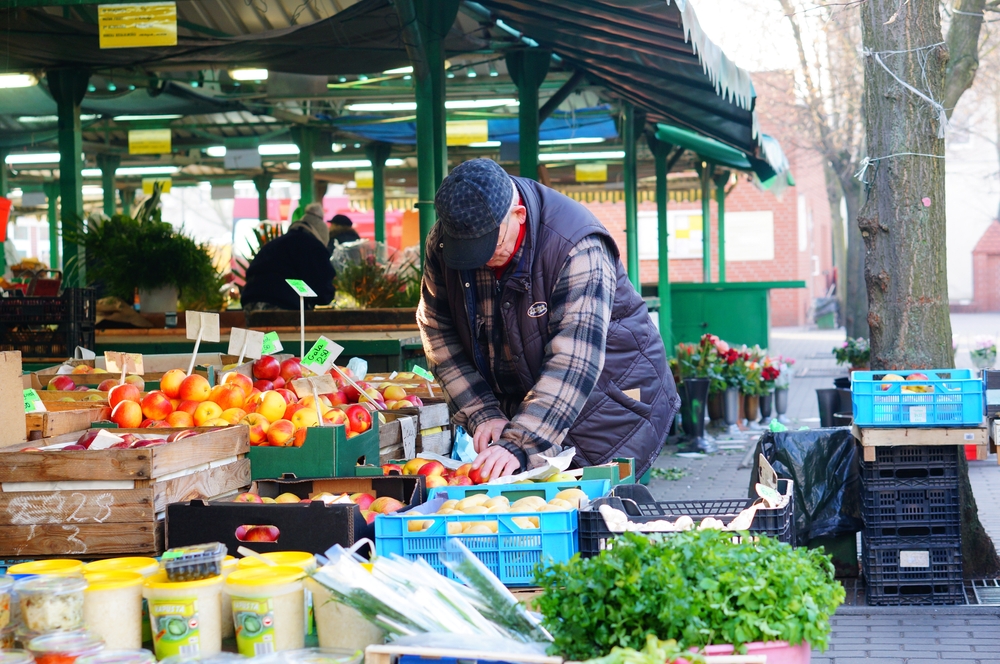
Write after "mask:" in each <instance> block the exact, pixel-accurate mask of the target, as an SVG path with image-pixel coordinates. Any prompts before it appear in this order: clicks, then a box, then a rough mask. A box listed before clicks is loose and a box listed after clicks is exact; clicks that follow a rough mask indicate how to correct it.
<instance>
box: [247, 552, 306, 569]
mask: <svg viewBox="0 0 1000 664" xmlns="http://www.w3.org/2000/svg"><path fill="white" fill-rule="evenodd" d="M260 555H262V556H263V557H265V558H267V559H268V560H270V561H271V562H273V563H275V564H276V565H282V566H289V567H298V568H299V569H301V570H303V571H305V572H311V571H313V570H314V569H316V556H314V555H313V554H311V553H308V552H306V551H273V552H271V553H262V554H260ZM266 565H267V563H265V562H264V561H262V560H258V559H257V558H254V557H253V556H247V557H246V558H240V562H239V568H240V569H250V568H253V567H265V566H266Z"/></svg>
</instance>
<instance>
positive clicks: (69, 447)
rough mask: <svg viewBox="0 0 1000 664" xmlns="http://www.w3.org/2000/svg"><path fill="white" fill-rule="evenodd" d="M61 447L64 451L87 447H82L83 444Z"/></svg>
mask: <svg viewBox="0 0 1000 664" xmlns="http://www.w3.org/2000/svg"><path fill="white" fill-rule="evenodd" d="M62 449H63V451H65V452H73V451H77V450H85V449H87V448H86V447H84V446H83V445H67V446H66V447H64V448H62Z"/></svg>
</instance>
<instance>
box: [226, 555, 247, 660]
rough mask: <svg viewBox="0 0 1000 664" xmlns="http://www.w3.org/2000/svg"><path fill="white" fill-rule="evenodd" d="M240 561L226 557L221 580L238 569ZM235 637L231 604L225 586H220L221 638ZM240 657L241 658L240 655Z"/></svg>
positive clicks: (232, 557)
mask: <svg viewBox="0 0 1000 664" xmlns="http://www.w3.org/2000/svg"><path fill="white" fill-rule="evenodd" d="M239 564H240V561H239V560H237V559H236V558H235V557H234V556H226V557H225V559H223V561H222V578H223V579H227V578H229V575H230V574H232V573H233V572H235V571H236V570H237V569H239ZM235 636H236V631H235V630H234V629H233V602H232V600H231V599H230V597H229V593H227V592H226V586H225V585H223V586H222V638H223V639H231V638H233V637H235ZM240 657H243V656H242V655H240Z"/></svg>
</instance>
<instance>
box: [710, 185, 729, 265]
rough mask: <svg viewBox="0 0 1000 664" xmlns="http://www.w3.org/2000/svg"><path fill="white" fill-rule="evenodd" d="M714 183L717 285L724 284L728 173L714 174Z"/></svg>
mask: <svg viewBox="0 0 1000 664" xmlns="http://www.w3.org/2000/svg"><path fill="white" fill-rule="evenodd" d="M712 179H713V180H714V182H715V204H716V207H717V208H718V210H719V283H720V284H724V283H726V183H727V182H729V171H722V172H720V173H716V174H715V176H714V177H713V178H712Z"/></svg>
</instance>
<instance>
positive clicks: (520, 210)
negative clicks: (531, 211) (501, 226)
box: [513, 205, 528, 224]
mask: <svg viewBox="0 0 1000 664" xmlns="http://www.w3.org/2000/svg"><path fill="white" fill-rule="evenodd" d="M513 216H514V217H516V218H517V223H518V224H523V223H524V222H525V221H526V220H527V218H528V208H526V207H524V206H523V205H517V206H515V207H514V212H513Z"/></svg>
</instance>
